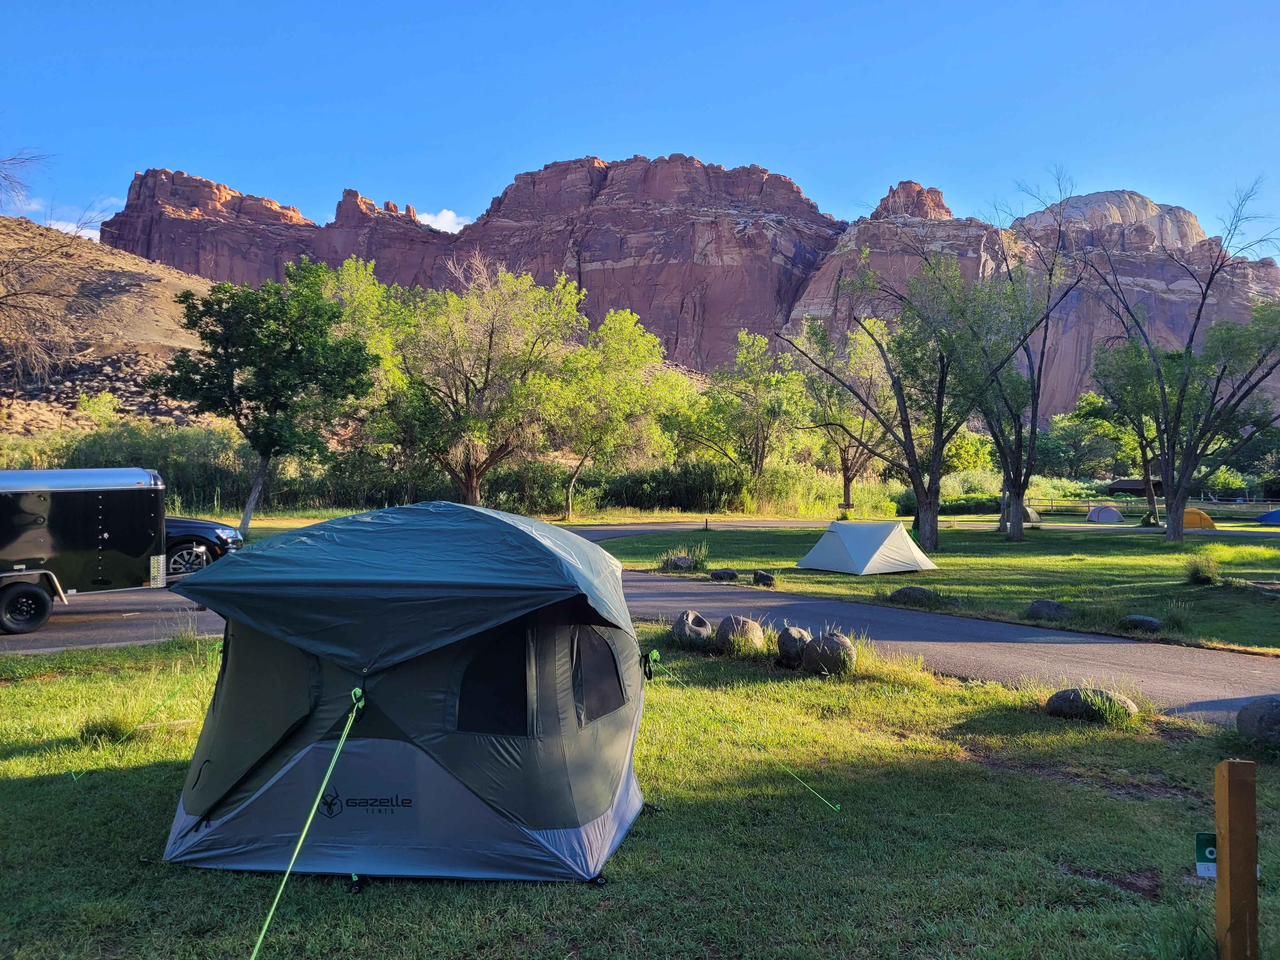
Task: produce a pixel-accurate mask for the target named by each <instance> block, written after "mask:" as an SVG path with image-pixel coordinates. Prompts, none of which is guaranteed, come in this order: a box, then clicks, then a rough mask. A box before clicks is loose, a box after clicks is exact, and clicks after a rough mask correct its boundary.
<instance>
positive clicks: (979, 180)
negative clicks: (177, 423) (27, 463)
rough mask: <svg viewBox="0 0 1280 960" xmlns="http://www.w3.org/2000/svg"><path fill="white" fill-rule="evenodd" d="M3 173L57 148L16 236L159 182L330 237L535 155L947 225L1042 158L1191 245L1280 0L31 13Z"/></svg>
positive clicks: (1274, 147) (1241, 161)
mask: <svg viewBox="0 0 1280 960" xmlns="http://www.w3.org/2000/svg"><path fill="white" fill-rule="evenodd" d="M5 19H6V28H7V32H8V33H9V34H10V36H11V37H12V38H19V40H18V42H9V43H6V45H5V46H6V50H5V54H4V57H3V59H2V60H0V83H2V84H3V86H2V87H0V89H3V90H4V91H5V96H4V98H3V99H2V100H0V155H3V154H7V153H11V152H13V151H14V150H17V149H27V150H33V151H38V152H41V153H47V154H50V155H52V156H51V159H50V160H49V162H48V163H47V165H46V166H45V168H44V169H43V170H42V171H40V172H39V173H38V174H37V175H36V176H35V177H34V178H33V182H32V185H31V186H32V190H31V194H32V199H31V201H30V205H31V207H32V210H31V212H30V213H29V214H28V215H30V216H32V218H33V219H44V218H49V217H51V218H52V219H59V220H74V219H75V217H76V215H77V214H78V213H79V212H80V211H83V210H85V209H87V208H90V207H94V206H97V207H100V208H102V209H104V210H109V209H113V208H118V206H119V205H120V203H121V202H122V201H121V200H120V199H119V198H121V197H123V196H124V195H125V192H126V190H127V188H128V184H129V181H130V179H131V177H132V176H133V172H134V171H135V170H141V169H144V168H146V167H169V168H171V169H182V170H186V171H187V172H188V173H193V174H197V175H200V176H204V177H209V178H211V179H214V180H217V181H220V182H223V183H227V184H229V185H230V186H232V187H233V188H235V189H237V190H240V191H242V192H245V193H254V194H258V195H262V196H268V197H272V198H274V199H276V200H279V201H280V202H281V203H286V204H292V205H294V206H297V207H299V208H300V209H301V210H302V212H303V213H304V214H305V215H306V216H308V217H311V218H312V219H315V220H317V221H319V222H327V221H328V220H329V219H330V218H331V217H332V215H333V209H334V206H335V204H336V203H337V200H338V198H339V197H340V195H341V191H342V189H343V188H344V187H355V188H356V189H358V190H360V192H361V193H363V194H364V195H365V196H368V197H372V198H373V199H374V200H376V201H378V202H379V203H381V202H382V201H383V200H388V199H390V200H395V201H396V202H397V203H399V204H401V205H402V206H403V205H404V204H405V203H412V204H413V205H414V206H415V207H417V209H418V211H419V212H420V213H434V212H436V211H441V210H451V211H454V212H455V213H456V214H457V216H458V217H459V218H475V217H477V216H478V215H479V214H481V213H482V212H483V211H484V209H485V207H487V206H488V204H489V201H490V200H491V199H492V197H493V196H495V195H496V194H498V193H499V192H501V190H502V189H503V187H504V186H505V185H506V184H507V183H509V182H510V180H511V178H512V176H513V175H514V174H516V173H518V172H521V171H525V170H532V169H537V168H539V167H541V166H543V165H544V164H546V163H549V162H551V161H553V160H564V159H570V158H573V157H580V156H584V155H594V156H599V157H602V158H604V159H606V160H614V159H622V158H625V157H630V156H631V155H633V154H637V153H638V154H643V155H645V156H649V157H657V156H662V155H665V154H669V153H685V154H689V155H692V156H696V157H698V158H699V159H701V160H704V161H706V162H709V163H722V164H724V165H726V166H736V165H739V164H749V163H758V164H760V165H762V166H764V167H767V168H768V169H770V170H772V171H774V172H777V173H782V174H785V175H786V176H789V177H791V178H792V179H793V180H795V181H796V183H797V184H799V185H800V187H801V189H803V190H804V191H805V193H806V194H807V195H808V196H809V197H811V198H812V199H814V200H815V201H817V203H818V205H819V206H820V208H821V209H822V210H824V211H826V212H828V213H831V214H834V215H835V216H837V217H840V218H845V219H853V218H856V217H858V216H860V215H865V214H866V213H868V212H869V211H870V208H871V206H873V205H874V204H875V202H876V201H877V200H878V199H879V198H880V197H881V196H882V195H883V194H884V192H885V190H886V188H887V187H888V186H889V185H890V184H891V183H896V182H897V181H899V180H902V179H914V180H919V181H921V182H923V183H924V184H925V185H926V186H937V187H940V188H941V189H942V191H943V193H944V194H945V196H946V199H947V201H948V203H949V204H950V206H951V208H952V209H953V210H954V211H955V213H956V214H957V215H958V216H965V215H976V216H981V215H984V214H986V213H988V212H989V210H990V206H991V203H992V201H993V200H995V199H1002V200H1005V201H1016V200H1017V199H1018V196H1017V192H1016V188H1015V182H1016V181H1018V180H1031V181H1037V180H1038V181H1041V182H1044V181H1046V180H1047V175H1046V171H1047V169H1048V168H1049V167H1051V166H1052V165H1054V164H1061V165H1063V166H1064V167H1065V168H1066V169H1067V170H1068V172H1069V173H1070V174H1071V175H1072V176H1073V178H1074V179H1075V181H1076V184H1077V188H1078V191H1077V192H1081V193H1084V192H1089V191H1093V190H1104V189H1116V188H1127V189H1133V190H1138V191H1140V192H1142V193H1145V194H1147V195H1148V196H1150V197H1151V198H1153V199H1154V200H1156V201H1157V202H1163V203H1176V204H1180V205H1182V206H1186V207H1188V208H1189V209H1191V210H1192V211H1194V212H1195V213H1197V214H1198V215H1199V216H1200V218H1201V220H1202V222H1203V223H1204V225H1205V227H1206V229H1207V230H1208V231H1209V232H1210V233H1213V232H1214V226H1215V224H1216V219H1215V218H1216V216H1218V215H1220V214H1222V213H1223V212H1224V209H1225V207H1226V205H1227V202H1228V201H1229V199H1230V195H1231V192H1232V190H1233V189H1234V188H1235V187H1236V186H1237V185H1241V184H1246V183H1248V182H1250V181H1252V180H1253V179H1254V177H1256V176H1258V175H1259V174H1270V175H1271V177H1272V179H1270V180H1269V182H1268V183H1267V184H1266V186H1265V187H1264V190H1263V194H1262V197H1261V200H1260V202H1259V204H1258V208H1257V209H1258V211H1259V212H1265V213H1275V214H1280V169H1277V167H1280V57H1277V56H1276V52H1275V43H1276V39H1277V37H1278V36H1280V4H1275V3H1271V4H1266V3H1264V4H1252V5H1248V6H1247V7H1243V8H1239V7H1208V6H1206V5H1204V4H1202V3H1201V4H1196V5H1194V6H1193V5H1191V4H1181V3H1156V2H1151V3H1145V2H1119V3H1117V2H1111V3H1088V2H1085V3H1073V4H1069V5H1068V4H1047V3H1037V2H1031V0H1028V2H1023V3H996V2H989V3H981V4H973V3H968V4H957V3H947V4H933V3H921V4H915V5H905V4H900V3H896V4H887V3H886V4H879V3H876V4H868V3H856V2H855V3H849V2H844V3H833V4H824V3H818V2H810V3H804V4H799V3H792V4H787V3H767V4H766V3H754V2H748V0H740V2H737V3H733V4H721V3H700V4H670V5H667V4H661V3H651V4H635V3H630V4H608V3H600V2H598V0H596V2H592V3H565V2H561V3H557V4H535V3H514V4H502V3H484V2H477V3H470V4H459V3H450V4H441V3H433V2H419V3H379V2H366V3H362V4H352V3H346V4H335V3H326V2H315V3H310V4H307V5H305V6H304V5H302V4H297V5H285V4H273V3H270V2H263V0H258V2H256V3H243V2H239V0H225V2H219V3H216V4H215V3H209V4H165V5H157V4H142V3H125V2H121V0H114V2H108V3H101V2H96V3H73V2H59V3H24V4H14V5H12V6H11V7H10V8H9V9H7V10H6V13H5Z"/></svg>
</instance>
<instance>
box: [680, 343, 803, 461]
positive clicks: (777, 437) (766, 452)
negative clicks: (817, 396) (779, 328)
mask: <svg viewBox="0 0 1280 960" xmlns="http://www.w3.org/2000/svg"><path fill="white" fill-rule="evenodd" d="M803 409H804V380H803V378H802V377H801V376H800V374H799V372H798V371H797V370H796V369H795V366H794V361H793V360H792V358H791V356H790V355H789V354H786V353H774V352H773V351H772V350H770V349H769V341H768V340H766V339H765V338H764V337H762V336H760V335H759V334H753V333H748V332H747V331H746V330H739V331H738V352H737V354H736V355H735V356H734V358H733V360H732V362H730V363H727V364H725V365H723V366H721V367H719V368H718V369H716V370H715V372H713V373H712V374H711V383H710V385H709V386H708V387H707V389H706V391H705V392H704V393H703V395H702V398H701V400H700V401H699V402H698V403H697V404H695V405H694V407H693V409H692V410H690V411H689V414H688V415H687V416H686V417H685V418H684V420H683V422H682V424H681V436H682V439H683V440H684V441H685V442H686V443H692V444H694V445H696V446H701V447H703V448H705V449H707V450H710V451H712V452H713V453H715V454H717V455H719V456H721V457H723V458H724V459H726V460H728V461H729V462H730V463H732V464H733V465H734V466H735V467H737V468H738V470H739V471H742V472H744V473H748V474H749V475H750V476H751V477H753V478H755V477H758V476H760V474H761V472H762V471H763V470H764V465H765V461H766V459H768V457H769V456H770V455H772V454H773V453H775V452H777V451H780V450H782V449H785V447H786V444H787V441H788V440H789V438H790V436H791V435H792V434H793V432H794V431H795V429H796V426H795V425H796V422H797V420H798V419H799V417H800V415H801V411H802V410H803Z"/></svg>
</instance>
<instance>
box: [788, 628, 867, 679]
mask: <svg viewBox="0 0 1280 960" xmlns="http://www.w3.org/2000/svg"><path fill="white" fill-rule="evenodd" d="M857 662H858V648H857V647H855V646H854V645H853V641H851V640H850V639H849V638H848V637H846V636H845V635H844V634H843V633H836V632H834V631H833V632H831V633H824V634H823V635H822V636H820V637H818V638H817V639H815V640H813V641H811V642H810V643H808V644H806V645H805V648H804V653H803V654H802V657H801V664H802V665H803V666H804V669H805V670H806V671H807V672H809V673H816V674H818V675H819V676H829V677H840V676H843V675H844V674H846V673H849V672H851V671H852V670H853V668H854V667H855V666H856V665H857Z"/></svg>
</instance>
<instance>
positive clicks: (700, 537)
mask: <svg viewBox="0 0 1280 960" xmlns="http://www.w3.org/2000/svg"><path fill="white" fill-rule="evenodd" d="M820 535H821V532H820V531H818V530H813V529H804V528H793V529H755V530H715V529H712V530H710V531H707V532H705V533H704V532H697V533H655V534H646V535H643V536H637V537H626V538H623V539H618V540H606V541H603V542H602V543H601V544H600V545H601V546H602V547H604V548H605V549H606V550H608V551H609V552H610V553H612V554H613V555H614V556H616V557H617V558H618V559H619V560H621V561H622V563H623V565H624V566H626V567H630V568H632V569H638V570H652V569H653V568H654V566H655V559H656V558H657V556H658V555H659V554H660V553H662V552H663V551H666V550H671V549H673V548H677V547H680V546H682V545H692V544H696V543H701V542H704V541H705V542H706V544H707V547H708V550H709V561H708V562H709V563H710V565H711V566H712V567H713V568H714V567H733V568H735V569H738V570H742V571H745V572H747V573H750V572H751V570H753V569H757V568H759V569H764V570H768V571H773V572H777V573H778V585H777V589H779V590H786V591H791V592H794V593H804V594H811V595H813V596H820V597H832V598H838V599H845V600H858V601H863V602H872V603H887V602H888V594H889V593H890V592H892V591H893V590H896V589H897V588H898V587H902V586H906V585H907V584H918V585H920V586H926V587H931V588H933V589H935V590H937V591H939V592H941V593H942V594H943V595H944V596H947V597H951V598H954V599H957V600H960V601H961V605H960V606H959V607H952V608H947V607H944V608H943V609H942V612H953V611H954V612H958V613H960V614H962V615H970V616H982V617H989V618H999V619H1007V620H1016V619H1019V618H1020V617H1021V615H1022V613H1023V612H1024V611H1025V609H1026V606H1027V604H1028V603H1030V602H1031V601H1032V600H1038V599H1042V598H1043V599H1049V600H1059V601H1061V602H1063V603H1067V604H1070V605H1071V606H1073V607H1075V608H1076V609H1077V610H1078V611H1079V613H1080V617H1079V619H1078V620H1077V621H1074V622H1073V623H1070V624H1068V625H1069V626H1075V627H1078V628H1080V629H1086V630H1095V631H1101V632H1115V633H1124V632H1126V630H1127V628H1126V626H1125V623H1124V618H1125V617H1126V616H1128V615H1129V614H1133V613H1137V614H1147V615H1150V616H1155V617H1159V618H1161V619H1162V620H1165V621H1168V624H1167V626H1169V627H1170V628H1169V629H1166V630H1165V631H1164V632H1163V634H1162V636H1164V637H1166V638H1168V639H1176V640H1182V641H1185V642H1195V643H1201V644H1209V645H1223V646H1239V647H1250V648H1277V649H1280V594H1276V595H1272V596H1268V595H1267V594H1266V593H1264V592H1263V591H1260V590H1257V589H1253V588H1242V587H1230V586H1227V587H1224V586H1191V585H1189V584H1188V583H1187V582H1186V573H1185V567H1186V563H1187V560H1188V559H1189V558H1190V557H1192V556H1193V555H1203V554H1207V555H1211V556H1212V557H1214V558H1215V559H1217V561H1218V563H1219V567H1220V570H1221V573H1222V575H1223V576H1224V577H1234V578H1239V579H1245V580H1273V579H1276V578H1277V577H1280V540H1263V539H1257V540H1246V539H1244V538H1225V537H1218V538H1213V537H1199V536H1197V537H1194V538H1190V537H1189V538H1188V539H1187V542H1186V543H1185V544H1182V545H1170V544H1166V543H1165V542H1164V541H1163V540H1162V539H1161V538H1160V537H1156V536H1152V537H1145V536H1139V535H1137V534H1133V535H1123V536H1121V535H1108V534H1102V533H1094V532H1093V531H1088V532H1076V531H1068V530H1054V529H1042V530H1028V531H1027V540H1026V542H1025V543H1010V542H1009V541H1007V540H1006V539H1005V538H1004V536H1003V535H1001V534H999V533H996V532H994V531H985V530H970V529H964V528H957V529H945V528H944V529H943V530H941V531H940V538H941V549H939V550H938V551H937V552H936V553H935V554H934V555H933V556H932V559H933V561H934V563H936V564H937V565H938V569H937V570H933V571H928V572H923V573H912V574H892V575H884V576H873V577H855V576H848V575H846V574H839V573H825V572H823V571H819V570H797V569H795V563H796V561H797V560H799V559H800V558H801V557H803V556H804V555H805V553H807V552H808V551H809V548H810V547H812V546H813V545H814V544H815V543H816V542H817V541H818V538H819V536H820Z"/></svg>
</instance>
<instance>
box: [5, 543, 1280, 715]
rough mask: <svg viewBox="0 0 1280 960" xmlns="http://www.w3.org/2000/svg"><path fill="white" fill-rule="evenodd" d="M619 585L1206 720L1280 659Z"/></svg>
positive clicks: (151, 622)
mask: <svg viewBox="0 0 1280 960" xmlns="http://www.w3.org/2000/svg"><path fill="white" fill-rule="evenodd" d="M825 525H826V521H808V522H806V521H796V520H790V521H735V522H733V523H720V524H716V526H718V527H721V528H725V527H729V526H733V527H748V528H749V527H755V526H783V527H785V526H790V527H796V526H811V527H823V526H825ZM702 526H703V525H702V524H694V523H690V524H685V523H655V524H631V525H609V526H603V525H601V526H582V527H576V528H574V529H575V531H576V532H577V533H579V534H581V535H582V536H584V537H586V538H587V539H590V540H597V541H598V540H605V539H610V538H613V537H619V536H630V535H635V534H641V533H650V532H655V531H664V530H670V531H687V530H697V529H702ZM623 583H624V586H625V588H626V594H627V601H628V603H629V605H630V607H631V613H632V615H633V616H634V617H636V618H637V619H644V620H653V619H668V620H670V619H674V617H675V616H676V615H677V614H678V613H679V612H680V611H681V610H685V609H690V608H691V609H695V610H697V611H698V612H699V613H701V614H702V615H703V616H705V617H707V618H708V619H712V620H715V619H717V618H720V617H723V616H726V615H728V614H730V613H739V614H747V615H751V616H754V617H756V618H758V619H762V620H769V621H772V622H774V623H777V624H781V623H782V622H783V621H786V622H787V623H790V624H795V625H797V626H802V627H805V628H807V629H811V630H813V629H816V630H821V629H823V628H824V627H826V626H839V627H841V628H843V629H844V630H845V631H847V632H855V633H860V632H863V631H865V632H866V633H867V635H868V636H869V637H870V638H871V639H872V640H873V641H874V642H875V643H876V645H877V646H878V647H880V648H881V649H882V650H884V651H886V652H889V653H902V654H909V655H912V656H915V655H919V656H922V657H924V661H925V663H926V665H927V666H929V667H930V668H931V669H933V670H937V671H939V672H941V673H946V674H951V675H955V676H963V677H974V678H980V679H986V680H999V681H1004V682H1015V681H1018V680H1021V679H1024V678H1034V679H1037V680H1042V681H1045V682H1048V683H1055V684H1056V683H1058V682H1060V681H1065V682H1068V683H1080V682H1085V681H1092V682H1095V683H1099V684H1106V685H1120V686H1130V687H1134V688H1137V689H1139V690H1141V691H1142V692H1143V693H1145V694H1146V695H1147V696H1149V697H1150V698H1151V699H1152V700H1153V701H1155V702H1156V703H1158V704H1159V705H1161V706H1162V707H1165V708H1167V709H1170V710H1174V711H1178V712H1187V713H1191V714H1195V715H1197V716H1201V717H1203V718H1205V719H1207V720H1214V721H1219V722H1222V721H1227V720H1230V718H1231V717H1232V716H1233V715H1234V713H1235V712H1236V711H1237V710H1238V709H1239V708H1240V706H1241V705H1243V704H1244V703H1247V702H1248V701H1249V700H1251V699H1253V698H1254V697H1259V696H1263V695H1265V694H1280V658H1273V657H1262V656H1250V655H1248V654H1235V653H1224V652H1219V651H1213V650H1200V649H1196V648H1192V647H1175V646H1168V645H1165V644H1157V643H1142V642H1140V641H1133V640H1125V639H1121V638H1118V637H1105V636H1095V635H1090V634H1079V633H1070V632H1068V631H1060V630H1052V629H1044V628H1039V627H1030V626H1023V625H1021V624H1010V623H998V622H993V621H987V620H974V619H969V618H965V617H949V616H945V615H942V614H935V613H925V612H921V611H916V610H903V609H898V608H894V607H881V606H875V605H872V604H863V603H851V602H846V601H840V600H824V599H818V598H814V597H805V596H798V595H795V594H787V593H777V592H774V591H771V590H760V589H755V588H752V587H739V586H734V585H731V584H718V583H709V582H705V581H691V580H683V579H679V578H673V577H662V576H658V575H655V574H646V573H639V572H635V571H625V572H624V574H623ZM193 630H194V631H195V632H196V633H199V634H217V633H221V632H222V619H221V618H220V617H219V616H218V615H217V614H215V613H212V612H209V611H198V610H197V609H196V608H195V606H194V605H193V604H191V603H190V602H188V601H186V600H184V599H182V598H181V597H178V596H176V595H174V594H171V593H169V592H168V591H161V590H145V589H144V590H130V591H121V592H119V593H108V594H98V595H96V596H94V595H86V596H79V597H74V598H72V601H71V604H70V605H69V606H66V607H64V606H62V605H61V604H59V605H57V606H56V607H55V612H54V615H53V619H52V620H51V621H50V623H49V624H48V626H46V627H45V628H44V629H43V630H41V631H39V632H38V633H35V634H31V635H28V636H22V637H5V636H0V652H10V651H22V652H32V653H39V652H42V651H53V650H61V649H66V648H69V647H89V646H104V645H116V644H125V643H146V642H150V641H154V640H161V639H165V638H166V637H169V636H172V635H173V634H175V633H177V632H187V631H193Z"/></svg>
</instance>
